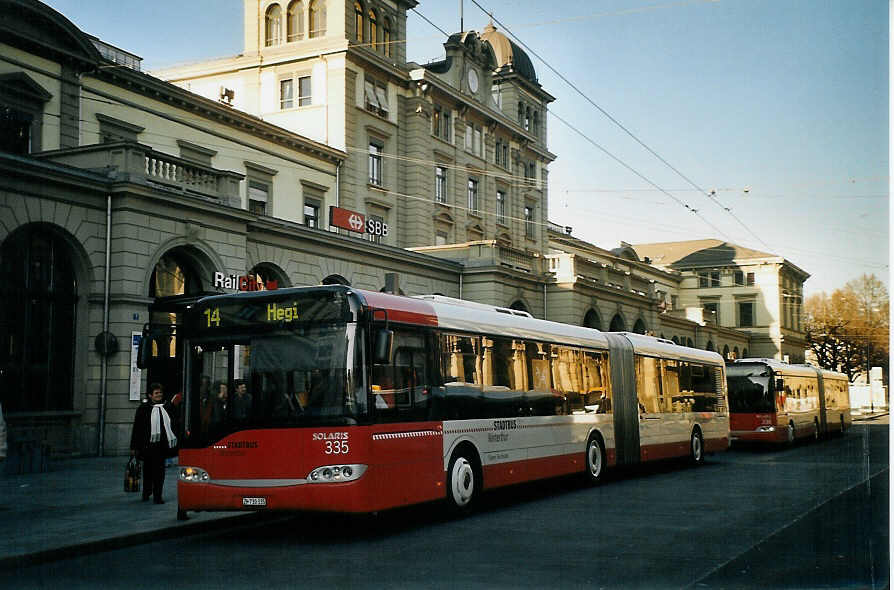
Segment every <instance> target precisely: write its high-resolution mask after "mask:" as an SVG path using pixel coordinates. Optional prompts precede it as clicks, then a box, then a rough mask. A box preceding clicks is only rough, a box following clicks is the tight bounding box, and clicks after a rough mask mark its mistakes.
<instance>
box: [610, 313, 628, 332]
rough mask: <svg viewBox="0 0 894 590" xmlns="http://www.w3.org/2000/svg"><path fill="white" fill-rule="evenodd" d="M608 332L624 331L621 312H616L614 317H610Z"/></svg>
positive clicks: (625, 328)
mask: <svg viewBox="0 0 894 590" xmlns="http://www.w3.org/2000/svg"><path fill="white" fill-rule="evenodd" d="M608 331H609V332H626V331H627V325H626V324H625V323H624V318H622V317H621V314H619V313H616V314H615V317H613V318H612V321H611V324H609V326H608Z"/></svg>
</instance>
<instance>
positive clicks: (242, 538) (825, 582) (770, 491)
mask: <svg viewBox="0 0 894 590" xmlns="http://www.w3.org/2000/svg"><path fill="white" fill-rule="evenodd" d="M889 489H890V486H889V470H888V428H887V426H870V425H860V426H855V427H854V428H853V429H852V430H851V431H849V432H848V434H847V435H846V436H845V437H844V438H839V439H832V440H827V441H821V442H819V443H815V444H805V445H798V446H795V447H794V448H789V449H784V450H779V451H765V450H733V451H731V452H729V453H725V454H722V455H718V456H715V457H712V458H709V461H708V463H707V464H706V465H704V466H702V467H698V468H692V467H688V466H685V465H681V464H663V465H660V466H652V467H649V468H640V469H636V470H633V471H632V472H628V473H618V474H615V475H613V476H612V477H611V478H610V479H609V481H607V482H605V483H604V484H603V485H600V486H598V487H595V488H591V487H588V486H586V485H583V484H581V483H579V481H578V480H575V479H561V480H551V481H548V482H539V483H536V484H532V485H526V486H519V487H515V488H511V489H507V490H501V491H496V492H493V493H491V494H488V495H486V496H485V497H484V499H483V500H484V501H483V502H482V505H481V506H480V509H479V510H478V511H476V512H475V513H473V514H472V515H470V516H468V517H466V518H462V519H459V520H455V519H451V518H448V517H446V516H445V515H444V514H443V512H442V511H441V509H440V507H439V506H437V505H426V506H421V507H413V508H408V509H402V510H397V511H392V512H389V513H384V514H380V515H378V516H375V517H353V516H340V515H319V514H304V515H298V516H290V517H280V518H273V519H269V520H267V521H265V522H263V523H256V524H253V525H251V526H244V527H242V528H239V529H234V530H229V531H225V532H222V533H221V532H218V533H214V534H208V535H205V536H193V537H187V538H182V539H175V540H168V541H164V542H159V543H151V544H147V545H143V546H140V547H131V548H127V549H121V550H116V551H110V552H106V553H102V554H97V555H89V556H84V557H81V558H77V559H71V560H66V561H59V562H54V563H50V564H45V565H43V566H40V567H36V566H35V567H29V568H23V569H20V570H18V571H16V572H13V573H12V575H11V576H10V577H9V578H7V579H6V580H4V579H2V578H0V587H6V586H8V587H16V588H55V587H59V586H64V587H65V588H66V589H68V588H96V587H104V588H159V587H165V588H169V587H172V588H178V589H180V588H263V587H269V588H279V587H296V588H302V587H317V588H328V587H333V588H463V589H465V588H519V587H523V588H533V587H536V588H584V587H586V588H650V589H651V588H749V589H751V588H760V587H763V588H841V587H854V588H884V587H886V586H887V585H888V581H889V578H888V576H889V573H888V570H889V540H888V535H889V530H888V520H889ZM10 584H12V585H10Z"/></svg>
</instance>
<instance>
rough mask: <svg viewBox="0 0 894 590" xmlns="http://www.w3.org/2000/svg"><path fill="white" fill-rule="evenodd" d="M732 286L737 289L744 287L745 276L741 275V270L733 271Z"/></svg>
mask: <svg viewBox="0 0 894 590" xmlns="http://www.w3.org/2000/svg"><path fill="white" fill-rule="evenodd" d="M733 284H735V285H736V286H737V287H744V286H745V275H744V274H742V271H741V270H736V271H733Z"/></svg>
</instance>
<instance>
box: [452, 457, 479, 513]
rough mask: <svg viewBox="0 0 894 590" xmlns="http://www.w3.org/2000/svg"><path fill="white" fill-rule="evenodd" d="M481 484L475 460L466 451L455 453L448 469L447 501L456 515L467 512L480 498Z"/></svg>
mask: <svg viewBox="0 0 894 590" xmlns="http://www.w3.org/2000/svg"><path fill="white" fill-rule="evenodd" d="M479 487H480V483H479V481H478V475H477V473H476V469H475V463H474V459H473V458H472V457H471V455H470V453H469V452H468V451H467V450H465V449H459V450H457V451H456V452H455V453H453V457H451V459H450V465H449V467H448V468H447V501H448V503H449V505H450V508H451V509H452V510H453V511H454V512H456V513H463V512H467V511H468V510H469V509H470V508H471V507H472V505H473V504H474V501H475V499H476V498H477V496H478V489H479Z"/></svg>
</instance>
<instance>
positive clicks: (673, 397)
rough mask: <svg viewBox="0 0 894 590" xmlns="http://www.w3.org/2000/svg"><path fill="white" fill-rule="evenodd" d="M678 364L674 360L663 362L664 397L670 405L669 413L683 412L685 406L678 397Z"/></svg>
mask: <svg viewBox="0 0 894 590" xmlns="http://www.w3.org/2000/svg"><path fill="white" fill-rule="evenodd" d="M680 389H681V388H680V363H679V362H678V361H675V360H665V361H664V397H665V398H667V401H668V403H670V411H671V412H677V413H681V412H685V411H686V405H685V404H684V403H683V399H682V396H681V395H680Z"/></svg>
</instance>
